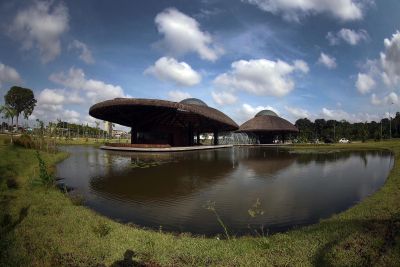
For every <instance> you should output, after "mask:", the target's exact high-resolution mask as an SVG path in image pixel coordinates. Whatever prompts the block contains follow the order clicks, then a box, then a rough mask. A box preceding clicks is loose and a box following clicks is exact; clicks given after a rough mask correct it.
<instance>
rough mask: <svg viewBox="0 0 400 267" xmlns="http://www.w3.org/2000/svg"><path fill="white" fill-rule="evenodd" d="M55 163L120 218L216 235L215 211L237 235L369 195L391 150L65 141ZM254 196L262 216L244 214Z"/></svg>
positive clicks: (304, 219) (321, 214)
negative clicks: (122, 146) (129, 146)
mask: <svg viewBox="0 0 400 267" xmlns="http://www.w3.org/2000/svg"><path fill="white" fill-rule="evenodd" d="M63 150H66V151H68V152H70V153H71V156H70V157H69V158H68V159H66V160H65V161H63V162H61V163H60V164H58V166H57V174H58V176H59V177H62V178H65V183H66V184H67V185H68V186H71V187H74V188H76V191H75V193H79V194H81V195H82V196H83V197H84V199H85V205H87V206H88V207H90V208H92V209H93V210H95V211H97V212H99V213H101V214H104V215H106V216H108V217H110V218H113V219H116V220H118V221H121V222H131V223H134V224H137V225H140V226H144V227H149V228H154V229H159V228H160V226H161V227H162V229H163V230H167V231H176V232H191V233H194V234H205V235H215V234H221V233H222V232H223V231H222V228H221V226H220V225H219V224H218V222H217V220H216V217H215V214H214V213H213V212H211V211H210V210H208V209H206V206H207V203H208V202H210V201H211V202H215V209H216V211H217V213H218V214H219V216H220V217H221V219H222V220H223V222H224V223H225V224H226V225H227V226H228V228H229V229H230V230H231V232H233V233H234V234H237V235H242V234H249V233H250V232H251V230H249V226H250V228H251V229H260V228H261V227H263V228H264V230H268V231H269V232H270V233H271V232H276V231H283V230H287V229H290V228H292V227H295V226H301V225H307V224H312V223H315V222H318V220H319V219H321V218H327V217H329V216H331V215H332V214H335V213H338V212H341V211H343V210H345V209H347V208H349V207H350V206H352V205H354V204H356V203H357V202H359V201H361V200H362V199H364V198H365V197H367V196H368V195H370V194H372V193H374V192H375V191H376V190H377V189H379V188H380V187H381V186H382V185H383V184H384V182H385V180H386V177H387V176H388V174H389V171H390V169H391V168H392V166H393V160H394V159H393V156H392V155H391V154H390V153H389V152H385V151H352V152H348V151H347V152H337V151H336V152H329V153H293V152H290V151H288V150H286V149H282V148H266V147H235V148H227V149H219V150H208V151H194V152H177V153H158V154H147V153H130V152H116V151H104V150H100V149H97V148H93V147H88V146H69V147H64V148H63ZM257 199H259V203H260V207H259V208H260V210H262V211H263V214H259V215H257V216H255V217H251V216H250V215H249V212H248V211H249V209H251V208H252V207H253V205H254V204H255V203H256V201H257Z"/></svg>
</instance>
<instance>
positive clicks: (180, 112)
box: [89, 98, 239, 131]
mask: <svg viewBox="0 0 400 267" xmlns="http://www.w3.org/2000/svg"><path fill="white" fill-rule="evenodd" d="M195 100H196V99H195ZM198 101H200V102H201V103H203V104H201V103H200V104H199V102H198ZM198 101H197V102H196V101H194V100H193V99H189V100H188V101H186V103H185V101H183V103H182V102H181V103H177V102H172V101H166V100H158V99H142V98H115V99H112V100H106V101H103V102H100V103H97V104H95V105H93V106H91V107H90V109H89V114H90V115H91V116H93V117H95V118H97V119H101V120H106V121H111V122H114V123H118V124H121V125H125V126H135V127H137V128H138V129H141V130H147V129H157V128H158V129H163V128H164V127H188V125H189V124H191V126H192V127H193V128H195V129H200V130H203V131H213V130H214V129H218V130H219V131H232V130H237V129H238V128H239V126H238V125H237V124H236V123H235V122H234V121H233V120H232V119H231V118H229V117H228V116H227V115H225V114H224V113H222V112H221V111H219V110H216V109H214V108H211V107H208V106H207V105H206V104H205V103H204V102H203V101H201V100H198ZM195 102H196V103H195Z"/></svg>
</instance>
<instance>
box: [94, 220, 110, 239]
mask: <svg viewBox="0 0 400 267" xmlns="http://www.w3.org/2000/svg"><path fill="white" fill-rule="evenodd" d="M92 229H93V232H94V233H95V235H97V236H98V237H100V238H102V237H105V236H106V235H108V234H109V233H110V232H111V226H109V225H108V224H106V223H103V222H100V223H99V224H98V225H97V226H93V227H92Z"/></svg>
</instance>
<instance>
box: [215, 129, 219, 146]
mask: <svg viewBox="0 0 400 267" xmlns="http://www.w3.org/2000/svg"><path fill="white" fill-rule="evenodd" d="M217 145H218V130H217V129H215V130H214V146H217Z"/></svg>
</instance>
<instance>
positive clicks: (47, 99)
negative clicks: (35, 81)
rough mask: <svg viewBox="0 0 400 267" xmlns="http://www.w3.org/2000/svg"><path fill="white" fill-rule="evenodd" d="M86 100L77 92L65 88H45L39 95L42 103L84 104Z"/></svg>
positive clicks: (39, 100) (39, 101)
mask: <svg viewBox="0 0 400 267" xmlns="http://www.w3.org/2000/svg"><path fill="white" fill-rule="evenodd" d="M83 102H84V100H83V99H82V98H81V97H80V96H79V94H78V93H77V92H67V91H66V90H64V89H48V88H46V89H43V90H42V91H41V92H40V94H39V96H38V103H42V104H54V105H63V104H82V103H83Z"/></svg>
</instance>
